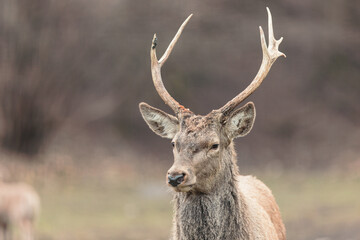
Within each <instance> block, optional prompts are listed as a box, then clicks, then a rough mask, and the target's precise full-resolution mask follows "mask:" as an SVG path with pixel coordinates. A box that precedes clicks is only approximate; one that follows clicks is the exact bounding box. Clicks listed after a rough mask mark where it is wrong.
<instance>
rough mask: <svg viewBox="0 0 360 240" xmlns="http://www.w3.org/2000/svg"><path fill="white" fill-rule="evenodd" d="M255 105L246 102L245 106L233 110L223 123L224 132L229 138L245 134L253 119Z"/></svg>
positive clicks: (249, 128)
mask: <svg viewBox="0 0 360 240" xmlns="http://www.w3.org/2000/svg"><path fill="white" fill-rule="evenodd" d="M255 115H256V112H255V105H254V103H252V102H248V103H247V104H246V105H245V106H243V107H241V108H239V109H237V110H236V111H234V112H233V113H232V114H231V115H230V117H229V119H228V120H227V122H226V123H225V129H226V133H227V135H228V136H229V138H231V139H233V138H237V137H244V136H245V135H247V134H248V133H249V132H250V130H251V128H252V126H253V125H254V121H255Z"/></svg>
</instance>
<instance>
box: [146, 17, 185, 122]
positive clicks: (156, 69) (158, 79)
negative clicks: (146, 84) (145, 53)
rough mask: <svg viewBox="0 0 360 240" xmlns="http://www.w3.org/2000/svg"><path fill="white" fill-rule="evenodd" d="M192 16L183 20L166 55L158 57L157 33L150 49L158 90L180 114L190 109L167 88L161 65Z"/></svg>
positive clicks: (166, 101)
mask: <svg viewBox="0 0 360 240" xmlns="http://www.w3.org/2000/svg"><path fill="white" fill-rule="evenodd" d="M191 17H192V14H191V15H190V16H189V17H188V18H187V19H186V20H185V21H184V22H183V24H181V26H180V28H179V30H178V31H177V33H176V34H175V36H174V38H173V40H172V41H171V42H170V44H169V46H168V48H167V49H166V51H165V53H164V55H163V56H162V57H161V58H160V60H157V57H156V46H157V38H156V34H154V38H153V40H152V44H151V49H150V58H151V74H152V79H153V82H154V86H155V88H156V91H157V92H158V94H159V95H160V97H161V98H162V100H164V102H165V103H166V104H167V105H168V106H169V107H170V108H171V109H172V110H173V111H174V112H175V114H176V115H178V114H179V113H180V112H181V111H183V110H188V109H185V108H184V106H182V105H181V104H180V103H178V102H177V101H176V100H175V99H174V98H173V97H172V96H171V95H170V94H169V92H168V91H167V90H166V88H165V86H164V83H163V81H162V78H161V67H162V66H163V65H164V63H165V62H166V60H167V59H168V57H169V56H170V54H171V51H172V50H173V48H174V46H175V44H176V42H177V40H178V39H179V37H180V35H181V33H182V31H183V30H184V28H185V26H186V24H187V23H188V22H189V20H190V18H191ZM188 111H189V110H188Z"/></svg>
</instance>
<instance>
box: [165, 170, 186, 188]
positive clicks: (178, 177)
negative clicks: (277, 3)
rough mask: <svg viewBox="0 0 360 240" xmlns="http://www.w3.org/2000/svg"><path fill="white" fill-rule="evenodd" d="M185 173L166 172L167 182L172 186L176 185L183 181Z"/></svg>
mask: <svg viewBox="0 0 360 240" xmlns="http://www.w3.org/2000/svg"><path fill="white" fill-rule="evenodd" d="M185 176H186V174H185V173H180V174H171V173H169V174H168V183H169V184H170V185H171V186H173V187H176V186H178V185H179V184H180V183H182V182H184V180H185Z"/></svg>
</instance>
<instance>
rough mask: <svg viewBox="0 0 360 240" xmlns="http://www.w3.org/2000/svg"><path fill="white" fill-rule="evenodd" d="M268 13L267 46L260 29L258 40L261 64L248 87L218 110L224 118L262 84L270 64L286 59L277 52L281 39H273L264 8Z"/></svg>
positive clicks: (270, 23)
mask: <svg viewBox="0 0 360 240" xmlns="http://www.w3.org/2000/svg"><path fill="white" fill-rule="evenodd" d="M266 10H267V13H268V31H269V46H267V45H266V40H265V36H264V31H263V30H262V28H261V26H260V27H259V28H260V40H261V48H262V52H263V59H262V62H261V66H260V69H259V71H258V73H257V74H256V76H255V78H254V79H253V81H252V82H251V83H250V85H249V86H248V87H247V88H246V89H245V90H244V91H242V92H241V93H239V94H238V95H237V96H236V97H234V98H233V99H232V100H230V101H229V102H228V103H226V104H225V105H224V106H223V107H221V108H220V109H218V111H220V112H221V113H222V115H223V117H226V116H227V115H229V114H230V113H231V111H232V110H233V109H234V108H236V107H237V106H238V105H239V104H240V103H241V102H242V101H244V100H245V99H246V98H247V97H248V96H250V95H251V94H252V93H253V92H254V91H255V90H256V89H257V88H258V87H259V86H260V84H261V83H262V81H263V80H264V79H265V77H266V75H267V74H268V72H269V71H270V68H271V66H272V64H273V63H274V62H275V61H276V59H277V58H278V57H280V56H284V57H286V55H285V54H284V53H282V52H280V51H279V45H280V43H281V42H282V40H283V38H282V37H281V38H280V39H279V40H276V39H275V37H274V31H273V24H272V17H271V12H270V10H269V8H266Z"/></svg>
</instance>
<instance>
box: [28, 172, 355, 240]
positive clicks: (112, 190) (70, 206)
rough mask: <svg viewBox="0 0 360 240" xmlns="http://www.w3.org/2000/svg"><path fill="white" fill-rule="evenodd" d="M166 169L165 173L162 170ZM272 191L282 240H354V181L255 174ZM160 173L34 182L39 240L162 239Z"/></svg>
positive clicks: (165, 222) (164, 193)
mask: <svg viewBox="0 0 360 240" xmlns="http://www.w3.org/2000/svg"><path fill="white" fill-rule="evenodd" d="M164 169H165V168H164ZM256 175H257V176H258V178H260V179H262V180H263V181H264V182H265V183H266V184H267V185H268V186H269V187H270V188H271V189H272V190H273V193H274V195H275V196H276V199H277V201H278V203H279V205H280V209H281V212H282V215H283V218H284V220H285V224H286V228H287V234H288V239H292V240H311V239H314V240H315V239H317V240H320V239H321V240H359V239H360V228H359V226H360V201H359V199H360V176H359V175H352V176H349V175H345V174H340V173H334V172H326V173H318V172H317V173H316V172H300V173H299V172H291V173H281V174H272V173H271V172H265V173H264V172H258V173H257V174H256ZM162 179H163V176H162V175H161V174H160V173H157V172H156V173H155V174H153V175H151V174H144V175H131V176H129V175H128V174H126V175H123V176H121V175H119V174H116V173H114V174H104V175H101V174H99V173H96V174H87V175H84V176H81V177H79V176H75V175H72V176H63V177H61V176H60V177H59V176H57V177H52V178H50V179H49V180H48V181H39V182H38V183H37V184H35V185H37V189H38V190H39V192H40V195H41V198H42V213H41V218H40V220H39V221H38V224H37V236H38V239H40V240H41V239H42V240H58V239H59V240H60V239H68V240H72V239H74V240H75V239H76V240H82V239H84V240H93V239H103V240H112V239H122V240H130V239H134V240H135V239H147V240H151V239H159V240H162V239H168V236H169V233H170V229H171V222H172V205H171V192H170V191H169V190H168V189H167V187H166V186H165V183H164V181H161V180H162Z"/></svg>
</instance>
